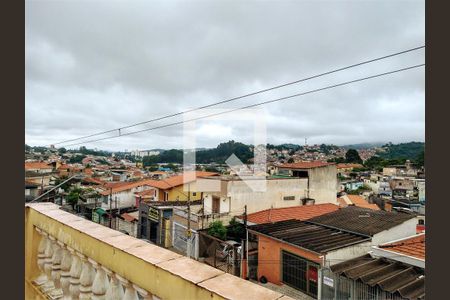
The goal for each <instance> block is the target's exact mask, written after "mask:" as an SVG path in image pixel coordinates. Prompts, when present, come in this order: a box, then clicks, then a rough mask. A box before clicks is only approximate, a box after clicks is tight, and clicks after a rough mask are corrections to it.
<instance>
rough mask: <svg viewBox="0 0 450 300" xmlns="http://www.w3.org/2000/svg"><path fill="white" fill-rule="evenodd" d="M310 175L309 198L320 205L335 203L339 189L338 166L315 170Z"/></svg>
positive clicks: (310, 170)
mask: <svg viewBox="0 0 450 300" xmlns="http://www.w3.org/2000/svg"><path fill="white" fill-rule="evenodd" d="M308 174H309V190H310V193H309V198H312V199H315V200H316V202H315V203H316V204H319V203H335V202H336V191H337V189H338V181H337V171H336V165H329V166H326V167H320V168H313V169H309V170H308Z"/></svg>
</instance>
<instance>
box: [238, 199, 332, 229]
mask: <svg viewBox="0 0 450 300" xmlns="http://www.w3.org/2000/svg"><path fill="white" fill-rule="evenodd" d="M338 209H339V206H337V205H336V204H332V203H323V204H314V205H302V206H293V207H283V208H269V209H265V210H262V211H258V212H255V213H251V214H248V215H247V224H248V225H255V224H265V223H274V222H279V221H286V220H301V221H306V220H309V219H311V218H314V217H317V216H321V215H324V214H327V213H330V212H333V211H336V210H338ZM238 218H239V220H241V221H242V222H243V219H244V216H239V217H238Z"/></svg>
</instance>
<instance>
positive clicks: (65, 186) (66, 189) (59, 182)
mask: <svg viewBox="0 0 450 300" xmlns="http://www.w3.org/2000/svg"><path fill="white" fill-rule="evenodd" d="M65 180H67V176H61V177H58V178H56V179H55V186H57V185H58V184H61V182H63V181H65ZM60 188H62V189H63V190H64V191H65V192H67V191H68V190H69V188H70V181H69V182H66V183H64V184H63V185H61V186H60Z"/></svg>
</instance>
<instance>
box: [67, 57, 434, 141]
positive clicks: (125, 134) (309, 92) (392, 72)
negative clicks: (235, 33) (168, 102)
mask: <svg viewBox="0 0 450 300" xmlns="http://www.w3.org/2000/svg"><path fill="white" fill-rule="evenodd" d="M423 66H425V64H418V65H413V66H409V67H405V68H401V69H396V70H393V71H389V72H384V73H379V74H376V75H371V76H366V77H362V78H358V79H354V80H350V81H345V82H342V83H338V84H333V85H329V86H326V87H322V88H318V89H313V90H309V91H306V92H302V93H297V94H293V95H289V96H285V97H281V98H276V99H272V100H267V101H263V102H258V103H254V104H251V105H246V106H243V107H239V108H235V109H231V110H227V111H222V112H218V113H214V114H209V115H206V116H201V117H197V118H192V119H189V120H183V121H178V122H174V123H169V124H165V125H161V126H156V127H151V128H146V129H142V130H137V131H132V132H128V133H122V134H119V135H117V136H110V137H104V138H99V139H94V140H88V141H84V142H80V143H74V144H69V145H66V147H70V146H76V145H81V144H87V143H93V142H98V141H103V140H108V139H114V138H119V137H123V136H128V135H133V134H137V133H141V132H146V131H151V130H156V129H161V128H166V127H170V126H174V125H180V124H184V123H187V122H193V121H197V120H201V119H206V118H210V117H215V116H218V115H223V114H227V113H231V112H235V111H239V110H244V109H248V108H252V107H257V106H261V105H265V104H270V103H274V102H279V101H283V100H287V99H291V98H295V97H300V96H304V95H308V94H312V93H316V92H320V91H324V90H328V89H333V88H336V87H340V86H345V85H349V84H352V83H356V82H360V81H365V80H369V79H373V78H377V77H382V76H387V75H391V74H395V73H399V72H404V71H408V70H411V69H415V68H419V67H423Z"/></svg>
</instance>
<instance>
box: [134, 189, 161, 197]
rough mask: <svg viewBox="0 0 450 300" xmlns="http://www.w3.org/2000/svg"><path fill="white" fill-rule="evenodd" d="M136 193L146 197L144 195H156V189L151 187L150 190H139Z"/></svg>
mask: <svg viewBox="0 0 450 300" xmlns="http://www.w3.org/2000/svg"><path fill="white" fill-rule="evenodd" d="M134 194H135V195H137V196H142V197H144V196H155V195H156V190H154V189H150V190H145V191H142V192H137V193H134Z"/></svg>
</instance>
